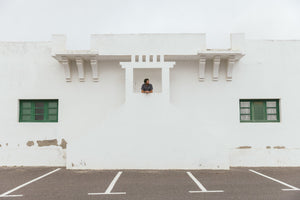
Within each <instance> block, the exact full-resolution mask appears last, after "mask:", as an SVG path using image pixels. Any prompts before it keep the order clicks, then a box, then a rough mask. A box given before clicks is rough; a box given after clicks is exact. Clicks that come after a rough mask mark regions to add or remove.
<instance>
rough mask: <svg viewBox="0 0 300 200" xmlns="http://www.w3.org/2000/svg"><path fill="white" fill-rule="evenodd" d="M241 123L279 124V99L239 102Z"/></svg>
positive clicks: (244, 100)
mask: <svg viewBox="0 0 300 200" xmlns="http://www.w3.org/2000/svg"><path fill="white" fill-rule="evenodd" d="M240 121H241V122H280V116H279V99H255V100H254V99H242V100H240Z"/></svg>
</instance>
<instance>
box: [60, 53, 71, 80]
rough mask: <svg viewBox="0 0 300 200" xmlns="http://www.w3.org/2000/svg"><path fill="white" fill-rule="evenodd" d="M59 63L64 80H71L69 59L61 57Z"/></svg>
mask: <svg viewBox="0 0 300 200" xmlns="http://www.w3.org/2000/svg"><path fill="white" fill-rule="evenodd" d="M60 63H61V64H62V65H63V67H64V71H65V78H66V81H67V82H71V81H72V80H71V78H72V74H71V68H70V63H69V60H68V59H67V58H62V60H61V62H60Z"/></svg>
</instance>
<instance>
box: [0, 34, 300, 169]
mask: <svg viewBox="0 0 300 200" xmlns="http://www.w3.org/2000/svg"><path fill="white" fill-rule="evenodd" d="M146 36H147V35H143V36H142V37H137V36H135V37H136V38H134V36H132V35H129V36H128V35H124V36H122V37H121V36H119V37H117V36H116V35H113V36H107V35H104V36H103V35H102V36H101V37H100V36H93V37H92V40H91V41H92V45H91V48H92V49H94V50H99V53H101V52H103V54H105V55H110V54H112V55H123V54H125V55H127V54H128V55H130V54H129V53H130V52H132V53H137V52H141V51H142V53H145V52H146V51H147V48H148V47H149V48H148V49H149V51H148V53H152V52H153V51H154V50H155V48H157V47H159V44H160V43H159V42H158V41H163V40H165V39H166V37H165V36H162V35H156V36H149V37H148V39H147V37H146ZM110 37H113V41H115V42H116V43H117V44H118V43H122V44H123V45H121V46H120V48H119V49H116V48H112V45H111V41H112V40H111V39H109V38H110ZM185 37H186V38H189V39H188V40H189V42H185V39H184V38H185ZM105 38H108V39H105ZM137 38H138V39H137ZM157 38H159V39H157ZM172 38H173V40H175V41H178V40H179V42H178V43H176V44H173V45H171V46H169V48H168V46H167V47H165V46H163V47H162V48H161V49H162V50H161V52H159V53H164V52H167V53H168V55H174V56H173V57H174V58H175V59H174V60H171V61H175V62H176V65H175V66H174V68H171V69H170V104H167V105H166V104H163V103H161V101H160V98H161V96H160V94H151V96H150V95H148V96H145V95H141V94H136V96H135V97H134V99H133V101H132V102H131V103H128V104H124V102H125V70H124V69H122V68H121V66H120V64H119V62H120V60H116V59H115V60H114V59H107V60H98V65H99V74H100V75H99V81H98V82H93V81H92V76H91V73H92V72H91V69H90V66H89V65H90V64H89V63H88V62H85V63H84V65H85V70H86V74H85V77H86V80H85V81H84V82H79V81H78V77H77V76H78V72H77V68H76V65H75V63H74V61H71V62H70V63H71V69H72V72H73V73H72V74H73V77H72V81H71V82H66V81H65V77H64V69H63V67H62V65H61V64H60V63H59V62H58V61H57V60H55V59H54V58H53V57H52V54H51V53H53V52H52V45H51V42H26V43H19V42H18V43H7V42H1V43H0V69H1V71H0V76H1V79H0V91H1V94H2V98H0V103H1V105H2V106H3V110H2V112H0V123H1V134H0V144H1V147H0V158H1V159H0V165H9V166H11V165H27V166H28V165H33V166H37V165H49V166H55V165H58V166H64V165H67V167H68V168H73V169H75V168H98V169H99V168H157V169H162V168H164V169H165V168H173V169H178V168H196V169H198V168H200V169H204V168H211V169H220V168H224V169H226V168H228V167H229V166H300V159H298V158H299V154H300V151H299V150H300V145H299V142H298V140H297V139H298V138H299V136H298V134H299V131H298V120H299V113H300V105H299V103H298V98H299V92H298V91H299V89H300V86H299V79H298V74H299V73H300V68H299V66H300V57H299V52H300V41H267V40H246V43H245V56H244V57H243V58H242V59H241V60H240V61H239V62H238V63H236V64H235V66H234V69H233V80H232V81H226V78H225V76H226V62H225V61H224V60H222V59H221V65H220V73H219V80H218V81H213V80H212V64H213V63H212V61H211V60H209V61H207V63H206V74H205V77H206V79H205V81H203V82H199V80H198V68H199V66H198V60H196V59H194V58H192V59H188V57H187V58H186V59H182V58H180V57H178V58H176V56H175V55H177V54H179V55H189V54H196V52H197V51H198V50H200V51H201V50H203V49H205V37H204V36H203V35H202V34H200V35H198V36H197V35H196V34H195V35H194V36H190V35H182V36H180V35H179V36H178V35H175V36H173V37H171V39H170V41H168V42H167V43H166V44H170V43H172ZM191 38H192V39H191ZM203 38H204V39H203ZM134 39H136V41H135V40H134ZM126 40H127V41H130V44H131V46H130V48H129V47H128V46H126V44H124V41H126ZM148 40H149V41H151V40H152V41H153V42H149V41H148ZM195 41H196V42H195ZM139 44H140V46H139ZM147 45H148V46H147ZM162 45H163V44H162ZM116 46H117V45H115V46H114V47H116ZM181 47H182V48H181ZM132 48H133V50H132ZM146 53H147V52H146ZM150 72H151V70H148V72H147V73H149V76H150V74H151V73H150ZM152 74H154V75H153V77H149V78H150V79H151V78H152V79H153V83H154V87H157V86H159V87H161V85H159V84H160V82H159V73H157V72H154V73H152ZM147 76H148V74H147ZM143 78H144V77H143V73H142V72H140V71H139V72H138V73H136V74H135V80H136V82H135V86H134V87H135V89H136V90H139V89H140V84H142V82H141V83H138V82H139V81H142V80H143ZM159 87H157V88H159ZM255 98H258V99H259V98H267V99H271V98H279V99H280V118H281V120H280V123H240V121H239V99H255ZM19 99H58V100H59V121H58V123H20V122H18V117H19V116H18V113H19V105H18V103H19V102H18V101H19ZM53 139H57V141H58V144H57V145H51V146H43V147H38V146H37V144H36V141H37V140H42V141H45V140H53ZM62 139H65V140H66V141H67V143H68V145H67V149H63V148H62V147H61V146H59V145H60V143H61V140H62ZM28 141H34V142H35V145H34V146H27V145H26V144H27V142H28ZM274 147H275V148H274ZM279 147H280V148H279ZM65 151H67V153H66V155H65ZM12 155H13V156H12ZM19 158H23V160H22V159H21V160H20V159H19ZM46 158H49V159H46Z"/></svg>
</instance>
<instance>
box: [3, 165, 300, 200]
mask: <svg viewBox="0 0 300 200" xmlns="http://www.w3.org/2000/svg"><path fill="white" fill-rule="evenodd" d="M299 188H300V168H231V169H230V170H75V171H71V170H66V169H64V168H49V167H42V168H40V167H39V168H28V167H10V168H8V167H2V168H0V198H1V199H14V200H16V199H20V200H50V199H51V200H52V199H55V200H66V199H70V200H85V199H89V200H96V199H107V200H118V199H120V200H127V199H128V200H142V199H149V200H154V199H155V200H160V199H161V200H169V199H170V200H183V199H184V200H194V199H195V200H196V199H207V200H210V199H222V200H224V199H232V200H233V199H234V200H237V199H243V200H244V199H251V200H253V199H256V200H260V199H264V200H267V199H270V200H276V199H284V200H299V199H300V189H299Z"/></svg>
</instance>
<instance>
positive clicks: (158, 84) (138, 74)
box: [133, 68, 162, 93]
mask: <svg viewBox="0 0 300 200" xmlns="http://www.w3.org/2000/svg"><path fill="white" fill-rule="evenodd" d="M146 78H148V79H149V81H150V84H152V86H153V93H161V92H162V76H161V69H160V68H159V69H157V68H146V69H133V87H134V88H133V91H134V92H135V93H141V87H142V85H143V84H144V79H146Z"/></svg>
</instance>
